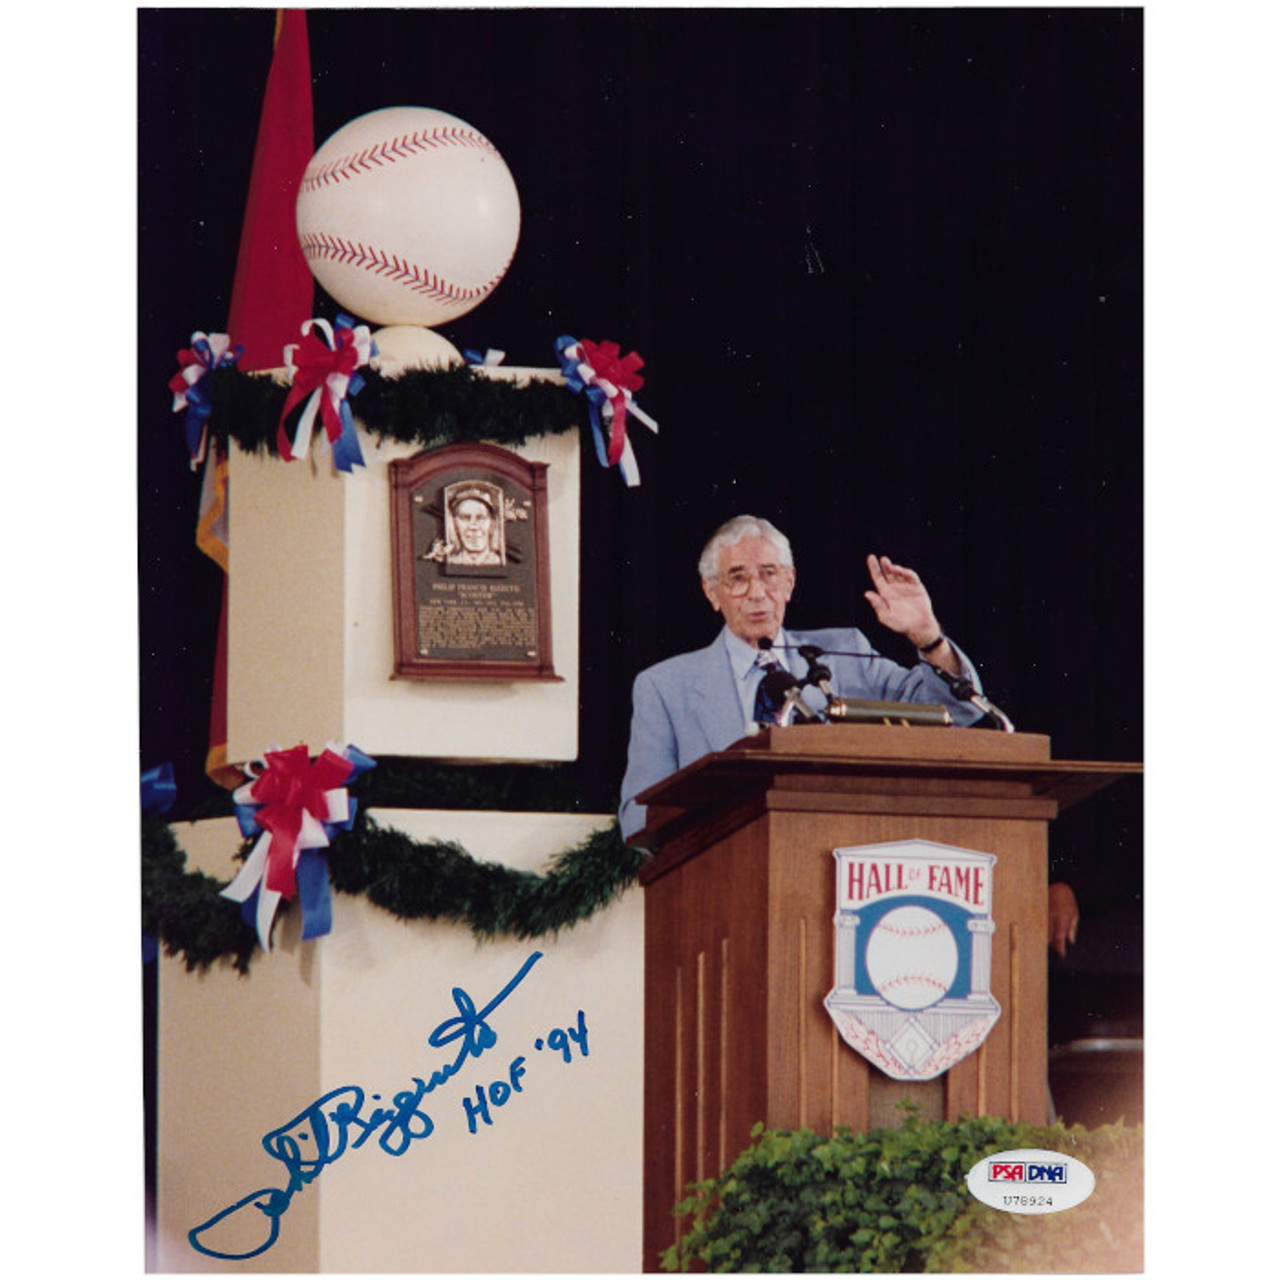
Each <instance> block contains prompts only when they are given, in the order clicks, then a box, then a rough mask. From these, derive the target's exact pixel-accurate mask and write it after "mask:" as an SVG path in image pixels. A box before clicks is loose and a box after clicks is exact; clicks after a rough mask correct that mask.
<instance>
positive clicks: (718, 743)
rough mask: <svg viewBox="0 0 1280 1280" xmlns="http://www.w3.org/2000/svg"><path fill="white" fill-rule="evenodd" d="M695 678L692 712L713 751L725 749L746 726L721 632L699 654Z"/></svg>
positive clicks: (691, 699)
mask: <svg viewBox="0 0 1280 1280" xmlns="http://www.w3.org/2000/svg"><path fill="white" fill-rule="evenodd" d="M697 657H698V662H697V666H696V669H695V670H696V679H695V681H694V683H693V685H692V687H691V688H690V690H689V709H690V711H691V712H692V713H693V716H694V719H695V720H697V722H698V725H699V726H700V727H701V729H702V731H703V733H705V734H706V736H707V741H708V742H709V743H710V744H711V749H712V751H723V750H724V748H725V747H727V746H728V745H729V744H730V743H731V742H737V741H738V739H739V738H741V737H743V736H744V734H745V732H746V730H745V728H744V726H743V723H742V706H741V703H740V702H739V700H738V690H737V688H736V687H735V685H734V682H733V666H732V664H731V663H730V662H729V654H728V652H727V651H726V649H725V647H724V640H723V637H722V636H717V637H716V639H715V640H714V641H713V642H712V643H711V644H709V645H708V646H707V647H706V648H705V649H701V650H699V651H698V654H697Z"/></svg>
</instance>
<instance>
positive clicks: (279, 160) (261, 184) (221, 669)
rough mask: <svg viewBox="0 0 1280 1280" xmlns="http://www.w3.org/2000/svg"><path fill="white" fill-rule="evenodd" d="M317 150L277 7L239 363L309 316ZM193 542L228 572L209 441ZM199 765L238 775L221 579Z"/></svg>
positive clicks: (306, 82) (229, 779) (247, 217)
mask: <svg viewBox="0 0 1280 1280" xmlns="http://www.w3.org/2000/svg"><path fill="white" fill-rule="evenodd" d="M314 152H315V131H314V125H313V121H312V108H311V55H310V51H309V49H308V47H307V15H306V11H305V10H302V9H281V10H280V11H279V12H278V13H277V15H276V34H275V52H274V54H273V55H272V59H271V69H270V71H269V72H268V73H267V89H266V94H265V96H264V98H263V103H262V116H261V118H260V120H259V122H258V139H257V144H256V146H255V148H254V153H253V168H252V170H251V172H250V176H249V195H248V199H247V200H246V201H245V210H244V222H243V224H242V226H241V230H240V250H239V253H238V255H237V257H236V275H235V282H234V284H233V286H232V290H231V314H230V316H229V318H228V321H227V333H228V334H229V335H230V336H231V341H232V342H233V343H236V344H239V345H240V346H243V347H244V354H243V356H241V358H240V365H239V367H240V368H241V369H244V370H247V371H253V370H258V369H277V368H280V367H281V366H282V365H283V364H284V348H285V346H286V344H287V343H290V342H293V341H295V340H296V339H297V338H298V335H299V333H300V331H301V328H302V325H303V323H304V322H305V321H306V320H309V319H310V318H311V311H312V307H313V304H314V301H315V280H314V277H313V276H312V274H311V269H310V268H309V267H308V266H307V261H306V259H305V258H304V257H303V256H302V249H301V247H300V246H299V244H298V233H297V225H296V222H295V205H296V203H297V199H298V188H299V186H300V185H301V182H302V174H303V171H304V170H305V169H306V167H307V165H308V163H309V162H310V160H311V157H312V155H313V154H314ZM210 448H211V452H210V457H209V462H208V464H207V466H208V468H209V469H208V470H207V471H206V477H205V485H204V493H203V495H202V504H201V514H200V524H199V528H198V530H197V533H196V542H197V544H198V545H199V546H200V548H201V549H202V550H203V551H205V553H206V554H208V555H210V556H211V557H212V558H213V559H214V560H216V561H217V562H218V563H219V564H220V565H221V566H222V568H223V570H224V572H225V571H226V570H227V568H228V559H227V545H228V531H227V520H226V515H227V459H226V457H225V456H223V455H222V454H221V453H219V452H218V451H217V449H216V446H214V445H212V444H211V446H210ZM205 771H206V772H207V773H208V775H209V776H210V777H211V778H213V779H214V781H215V782H219V783H221V784H222V785H223V786H227V787H233V786H237V785H239V783H240V782H241V781H242V780H243V777H242V775H241V773H240V770H239V769H237V768H235V767H234V766H231V765H229V764H228V762H227V583H226V580H225V578H224V580H223V586H222V617H221V621H220V623H219V628H218V648H217V656H216V657H215V660H214V676H213V705H212V708H211V710H210V713H209V753H208V756H207V757H206V760H205Z"/></svg>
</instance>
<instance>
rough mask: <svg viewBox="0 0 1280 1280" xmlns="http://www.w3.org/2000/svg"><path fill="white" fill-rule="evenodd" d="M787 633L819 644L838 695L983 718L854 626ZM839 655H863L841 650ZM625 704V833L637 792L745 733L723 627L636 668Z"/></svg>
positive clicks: (969, 670) (967, 719) (969, 667)
mask: <svg viewBox="0 0 1280 1280" xmlns="http://www.w3.org/2000/svg"><path fill="white" fill-rule="evenodd" d="M787 639H788V640H789V641H790V642H791V643H792V644H793V645H802V644H812V645H816V646H817V647H818V648H819V649H822V650H823V651H824V656H823V658H822V662H823V664H824V665H825V666H827V667H829V668H830V669H831V685H832V688H833V689H834V691H835V693H836V695H837V696H839V697H842V698H867V699H873V700H875V701H877V702H941V703H943V704H944V705H945V706H946V707H947V709H948V710H949V711H950V712H951V715H952V718H953V719H954V720H955V721H956V723H957V724H963V725H967V724H972V723H973V722H974V721H975V720H979V719H981V717H982V712H981V711H979V710H978V709H977V708H976V707H974V706H973V705H972V704H971V703H968V702H958V701H957V700H956V699H955V697H954V696H953V695H952V693H951V689H950V687H949V686H948V685H947V683H946V682H945V681H944V680H942V679H940V678H939V676H938V675H937V674H936V673H935V672H934V670H933V668H932V667H930V666H929V664H928V663H927V662H921V663H918V664H917V665H916V666H914V667H901V666H899V665H898V664H897V663H896V662H893V661H891V660H890V659H888V658H885V657H882V656H881V655H880V654H878V653H876V651H875V650H874V649H873V648H872V647H871V644H870V642H869V641H868V640H867V638H866V636H864V635H863V634H862V632H861V631H858V630H856V629H855V628H846V627H832V628H829V629H826V630H822V631H790V630H788V632H787ZM952 647H953V648H955V642H954V641H952ZM956 652H957V654H959V657H960V660H961V662H962V663H963V665H964V668H965V674H966V675H967V676H968V677H969V679H970V680H971V681H972V682H973V684H974V687H975V688H976V689H979V690H981V688H982V686H981V684H980V683H979V681H978V673H977V671H975V670H974V668H973V664H972V663H971V662H970V661H969V659H968V658H966V657H965V656H964V654H962V653H960V651H959V649H958V648H957V649H956ZM846 654H859V655H862V654H865V655H866V657H847V656H841V655H846ZM631 706H632V712H631V742H630V745H629V746H628V748H627V771H626V774H625V775H624V776H623V779H622V807H621V808H620V809H619V811H618V820H619V822H620V824H621V827H622V834H623V835H624V836H629V835H631V833H632V832H634V831H638V830H639V829H640V828H641V827H643V826H644V823H645V806H644V805H640V804H636V802H635V798H636V796H637V795H639V794H640V792H642V791H644V790H646V789H647V788H649V787H651V786H653V785H654V784H655V783H658V782H661V781H662V779H663V778H667V777H670V776H671V774H673V773H675V771H676V770H677V769H683V768H684V767H685V765H687V764H692V763H693V762H694V761H695V760H700V759H701V758H702V757H703V756H705V755H707V754H709V753H710V752H712V751H723V750H724V749H725V747H727V746H730V745H731V744H732V743H735V742H737V741H738V740H739V739H740V738H742V737H745V736H746V731H747V730H746V725H745V724H744V723H743V716H742V704H741V702H740V700H739V697H738V690H737V688H736V686H735V684H734V676H733V668H732V666H731V664H730V661H729V650H728V648H727V647H726V645H725V632H724V631H723V630H722V631H721V633H720V634H719V635H718V636H717V637H716V638H715V640H713V641H712V642H711V644H709V645H708V646H707V647H706V648H705V649H696V650H694V651H693V652H692V653H681V654H677V655H676V656H675V657H674V658H668V659H666V661H664V662H659V663H658V664H657V665H656V666H652V667H647V668H646V669H645V670H644V671H642V672H640V674H639V675H638V676H637V677H636V680H635V685H634V686H633V688H632V693H631Z"/></svg>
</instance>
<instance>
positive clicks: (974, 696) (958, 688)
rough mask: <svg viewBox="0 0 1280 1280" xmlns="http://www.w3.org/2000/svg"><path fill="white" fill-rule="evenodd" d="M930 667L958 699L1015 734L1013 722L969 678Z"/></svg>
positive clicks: (931, 665)
mask: <svg viewBox="0 0 1280 1280" xmlns="http://www.w3.org/2000/svg"><path fill="white" fill-rule="evenodd" d="M929 666H930V668H931V669H932V670H934V671H936V672H937V674H938V677H939V679H941V680H942V681H943V683H944V684H946V685H947V687H948V688H949V689H950V690H951V692H952V694H953V695H954V696H955V697H956V698H957V699H959V700H960V701H961V702H971V703H972V704H973V705H974V706H975V707H977V708H978V710H979V711H982V712H984V713H985V714H987V715H989V716H990V717H991V718H992V719H993V720H994V721H995V722H996V723H997V724H998V725H999V726H1000V728H1001V729H1003V730H1004V732H1005V733H1013V731H1014V729H1013V721H1012V720H1010V719H1009V717H1008V716H1007V715H1005V713H1004V712H1003V711H1001V710H1000V708H999V707H997V706H996V704H995V703H994V702H992V701H991V699H990V698H988V697H987V696H986V695H985V694H981V693H979V692H978V691H977V689H975V688H974V687H973V681H972V680H970V679H969V677H968V676H958V675H956V674H955V673H954V672H953V671H947V670H945V669H944V668H942V667H935V666H934V665H933V663H932V662H931V663H929Z"/></svg>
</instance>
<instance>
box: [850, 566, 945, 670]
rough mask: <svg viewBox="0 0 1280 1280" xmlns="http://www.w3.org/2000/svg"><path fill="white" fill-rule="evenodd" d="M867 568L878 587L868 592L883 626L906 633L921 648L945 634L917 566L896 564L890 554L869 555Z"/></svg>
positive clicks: (903, 634)
mask: <svg viewBox="0 0 1280 1280" xmlns="http://www.w3.org/2000/svg"><path fill="white" fill-rule="evenodd" d="M867 568H868V569H869V570H870V572H871V581H872V582H873V583H874V584H875V590H874V591H868V592H866V593H865V594H866V597H867V599H868V601H870V603H871V607H872V608H873V609H874V610H875V611H876V617H877V618H878V619H879V620H880V623H881V625H883V626H886V627H888V628H889V630H890V631H896V632H897V633H898V634H899V635H902V636H906V638H907V639H908V640H910V641H911V643H912V644H913V645H915V646H916V648H917V649H918V648H920V647H921V646H923V645H926V644H929V643H930V642H931V641H933V640H936V639H937V638H938V636H939V635H941V634H942V628H941V627H940V626H939V625H938V620H937V618H935V617H934V616H933V604H932V602H931V601H930V600H929V593H928V592H927V591H926V590H925V589H924V583H923V582H921V581H920V575H919V574H918V573H917V572H916V571H915V570H914V569H908V568H907V567H906V566H905V565H900V564H894V563H893V561H892V560H890V559H889V557H888V556H868V557H867Z"/></svg>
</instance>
